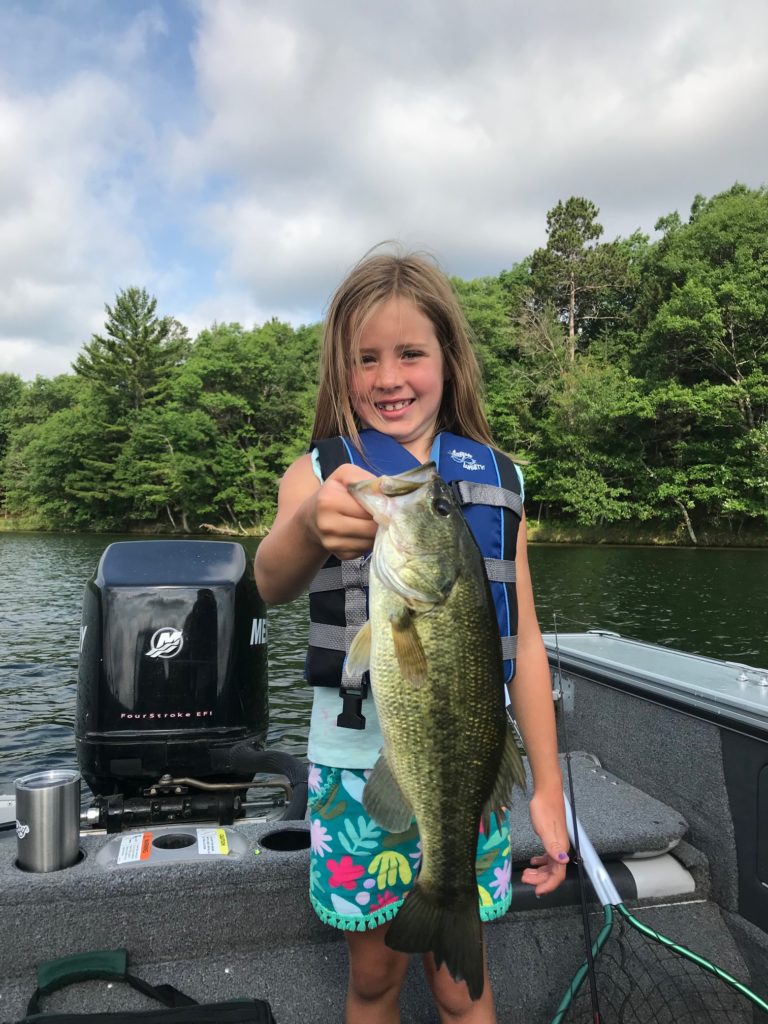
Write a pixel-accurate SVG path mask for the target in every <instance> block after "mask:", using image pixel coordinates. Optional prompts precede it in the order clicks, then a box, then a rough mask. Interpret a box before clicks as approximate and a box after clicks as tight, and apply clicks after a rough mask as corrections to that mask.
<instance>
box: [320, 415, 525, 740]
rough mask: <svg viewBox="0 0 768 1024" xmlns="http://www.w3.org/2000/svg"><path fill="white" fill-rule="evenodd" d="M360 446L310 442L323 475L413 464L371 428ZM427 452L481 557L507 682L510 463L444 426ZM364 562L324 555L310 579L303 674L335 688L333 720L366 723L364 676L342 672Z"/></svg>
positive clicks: (359, 619) (513, 503) (516, 514)
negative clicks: (340, 702)
mask: <svg viewBox="0 0 768 1024" xmlns="http://www.w3.org/2000/svg"><path fill="white" fill-rule="evenodd" d="M360 445H361V449H360V450H358V449H357V448H355V447H354V445H353V444H352V442H351V441H349V440H348V439H347V438H343V437H330V438H324V439H323V440H321V441H315V442H313V443H312V446H311V447H312V449H314V450H316V451H317V454H318V458H319V462H320V470H321V472H322V476H323V479H324V480H326V479H327V478H328V476H329V475H330V474H331V473H332V472H333V471H334V470H335V469H336V468H337V467H338V466H340V465H343V464H344V463H349V462H352V463H354V464H355V465H357V466H361V467H362V468H363V469H367V470H368V471H369V472H371V473H374V474H376V475H377V476H395V475H396V474H398V473H403V472H405V471H406V470H407V469H412V468H413V467H415V466H417V465H419V462H418V460H417V459H416V458H415V456H413V455H412V454H411V453H410V452H409V451H408V450H407V449H405V448H403V446H402V445H401V444H399V443H398V442H397V441H395V440H394V439H393V438H391V437H389V436H388V435H387V434H382V433H380V432H379V431H378V430H370V429H369V430H363V431H361V433H360ZM431 458H432V459H433V461H434V462H435V463H436V464H437V469H438V473H439V474H440V476H441V477H442V478H443V480H445V482H446V483H448V484H451V486H452V490H453V492H454V495H455V496H456V498H457V501H458V502H459V504H460V505H461V508H462V512H463V514H464V517H465V519H466V521H467V523H468V525H469V528H470V530H471V531H472V534H473V535H474V538H475V540H476V541H477V543H478V546H479V548H480V550H481V552H482V554H483V557H484V559H485V568H486V572H487V574H488V580H489V583H490V587H491V593H492V595H493V601H494V606H495V608H496V617H497V619H498V622H499V632H500V634H501V645H502V657H503V659H504V679H505V682H509V681H510V680H511V679H512V677H513V676H514V673H515V656H516V653H517V593H516V589H515V551H516V547H517V534H518V529H519V526H520V521H521V518H522V513H523V502H522V497H521V485H520V478H519V476H518V473H517V469H516V467H515V464H514V463H513V462H512V460H511V459H510V458H509V457H508V456H507V455H504V454H503V453H502V452H499V451H497V450H496V449H495V448H491V447H490V446H489V445H486V444H483V443H482V442H480V441H473V440H471V439H470V438H467V437H461V436H459V435H457V434H450V433H448V432H443V433H441V434H438V435H437V437H436V438H435V441H434V444H433V446H432V452H431ZM368 566H369V557H368V556H364V557H362V558H354V559H350V560H348V561H344V562H341V561H339V559H338V558H335V557H334V556H331V557H329V558H328V560H327V562H326V563H325V565H324V566H323V568H322V569H320V571H319V572H318V574H317V576H316V577H315V578H314V580H313V581H312V582H311V583H310V585H309V618H310V626H309V649H308V652H307V659H306V666H305V671H306V676H307V680H308V682H309V683H310V684H311V685H312V686H333V687H339V689H340V693H341V696H342V697H343V698H344V711H343V712H342V714H341V715H339V719H338V724H339V725H340V726H346V727H348V728H357V729H360V728H364V727H365V719H364V717H363V715H362V713H361V710H360V709H361V706H362V700H363V698H364V697H365V696H366V694H367V689H368V682H367V679H366V678H360V677H358V678H354V677H350V676H348V675H346V674H344V673H343V666H344V659H345V657H346V654H347V652H348V651H349V646H350V644H351V642H352V640H353V639H354V637H355V635H356V634H357V632H358V630H359V629H360V627H361V626H362V625H363V624H364V623H365V622H366V620H367V618H368ZM366 675H367V674H366Z"/></svg>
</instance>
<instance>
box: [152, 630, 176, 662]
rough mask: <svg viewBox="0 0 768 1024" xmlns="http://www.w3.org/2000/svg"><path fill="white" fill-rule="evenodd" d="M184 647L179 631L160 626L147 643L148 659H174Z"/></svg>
mask: <svg viewBox="0 0 768 1024" xmlns="http://www.w3.org/2000/svg"><path fill="white" fill-rule="evenodd" d="M183 646H184V637H183V636H182V634H181V630H180V629H174V628H173V627H172V626H162V627H161V628H160V629H158V630H155V632H154V633H153V634H152V639H151V640H150V641H149V650H148V651H147V657H148V658H175V657H176V655H177V654H178V653H179V651H180V650H181V648H182V647H183Z"/></svg>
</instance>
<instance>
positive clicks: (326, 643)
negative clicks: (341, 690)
mask: <svg viewBox="0 0 768 1024" xmlns="http://www.w3.org/2000/svg"><path fill="white" fill-rule="evenodd" d="M361 625H362V623H361ZM359 628H360V627H359V626H346V627H344V626H324V625H323V624H322V623H320V622H310V624H309V642H310V644H311V645H312V646H313V647H324V648H325V649H326V650H329V651H346V650H347V649H348V647H349V644H351V643H352V641H353V640H354V638H355V636H356V634H357V631H358V629H359ZM501 655H502V658H503V659H504V661H510V660H511V659H512V658H516V657H517V637H516V636H503V637H502V638H501ZM350 682H352V683H354V680H353V679H350V677H349V676H348V675H346V674H345V675H344V683H345V685H347V684H349V683H350Z"/></svg>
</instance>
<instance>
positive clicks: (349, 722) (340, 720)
mask: <svg viewBox="0 0 768 1024" xmlns="http://www.w3.org/2000/svg"><path fill="white" fill-rule="evenodd" d="M367 694H368V683H367V681H366V679H365V678H363V679H361V680H360V685H359V686H357V685H356V686H348V685H345V684H344V683H342V685H341V686H340V687H339V696H340V697H341V699H342V700H343V702H344V705H343V707H342V709H341V714H340V715H338V716H337V718H336V725H337V726H338V727H339V728H340V729H364V728H365V715H364V714H363V701H364V700H365V698H366V696H367Z"/></svg>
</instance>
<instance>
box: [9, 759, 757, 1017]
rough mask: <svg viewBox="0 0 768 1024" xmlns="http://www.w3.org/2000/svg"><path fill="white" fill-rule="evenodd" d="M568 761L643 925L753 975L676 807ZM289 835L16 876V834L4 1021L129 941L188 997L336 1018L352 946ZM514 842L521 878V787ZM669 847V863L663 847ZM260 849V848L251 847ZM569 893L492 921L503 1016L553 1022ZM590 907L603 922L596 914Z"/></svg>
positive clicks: (126, 999) (92, 846)
mask: <svg viewBox="0 0 768 1024" xmlns="http://www.w3.org/2000/svg"><path fill="white" fill-rule="evenodd" d="M571 767H572V773H573V777H574V786H575V796H576V806H577V809H578V813H579V817H580V820H581V822H582V824H583V826H584V828H585V830H586V831H587V833H588V834H589V836H590V838H591V839H592V841H593V843H594V845H595V846H596V848H597V850H598V851H599V852H600V853H601V855H602V856H603V857H604V858H613V859H616V858H619V857H620V856H621V855H627V854H629V855H631V854H638V853H639V854H642V855H643V857H642V860H640V861H636V862H633V861H632V860H625V863H626V864H629V865H630V866H631V865H632V863H636V864H638V865H639V866H640V867H641V868H642V869H643V871H642V872H640V877H641V882H640V884H639V887H638V889H637V891H638V892H640V896H641V898H640V900H639V905H640V906H643V907H644V908H645V909H644V917H645V919H647V920H648V922H649V923H650V924H652V925H655V926H656V927H661V928H662V930H665V931H668V932H669V933H671V934H672V935H674V936H675V937H676V938H677V939H679V941H681V942H683V943H686V944H690V945H692V946H693V947H694V948H696V949H697V950H699V951H701V952H702V953H703V954H704V955H705V956H712V957H714V958H715V959H716V960H717V962H718V963H719V964H720V965H721V966H723V967H725V968H726V969H727V970H729V971H731V972H733V973H735V974H737V975H739V976H742V977H746V971H745V969H744V964H743V962H742V960H741V957H740V955H739V953H738V950H737V948H736V946H735V944H734V943H733V940H732V939H731V937H730V933H729V931H728V929H727V928H726V927H725V922H724V919H723V915H722V913H721V911H720V909H719V908H718V906H717V905H716V904H715V903H714V902H713V901H711V900H710V898H709V896H710V894H709V871H708V866H707V862H706V859H705V858H704V857H703V856H702V855H701V854H699V853H698V852H697V851H696V850H694V849H693V848H691V847H689V846H688V845H687V844H686V843H685V842H684V841H681V840H682V839H683V836H684V835H685V833H686V829H687V824H686V822H685V821H684V820H683V819H682V817H681V816H680V814H679V813H678V812H676V811H675V810H673V809H672V808H670V807H667V806H666V805H665V804H663V803H662V802H660V801H659V800H657V799H654V798H653V797H651V796H648V795H647V794H646V793H644V792H642V791H641V790H639V789H637V788H636V787H634V786H631V785H629V784H627V783H626V782H624V781H622V780H621V779H619V778H618V777H616V776H615V775H613V774H611V773H610V772H607V771H604V770H603V769H602V767H601V766H600V764H599V763H598V762H597V761H596V759H595V758H593V757H592V756H591V755H589V754H586V753H575V754H573V755H572V757H571ZM180 828H181V826H180ZM288 828H290V829H298V830H306V828H307V823H305V822H272V823H269V824H241V825H239V826H238V827H237V831H238V832H239V833H240V834H241V835H243V836H244V837H245V838H246V839H247V840H248V844H247V845H248V850H249V855H248V856H245V857H242V858H239V859H238V858H234V857H228V858H221V859H217V860H215V861H211V860H209V861H207V862H201V861H200V860H198V861H195V862H190V863H183V864H176V865H172V866H162V867H152V866H149V867H136V866H127V867H126V866H123V867H117V866H116V865H114V866H111V867H104V866H102V865H100V864H99V863H98V860H97V853H98V850H99V849H102V848H103V847H104V846H105V845H106V844H107V843H108V842H109V837H106V836H103V835H101V836H87V837H84V838H83V840H82V848H83V851H84V853H85V856H84V858H83V859H82V860H81V861H80V863H78V864H77V865H75V866H74V867H72V868H69V869H67V870H65V871H58V872H52V873H50V874H46V875H39V874H38V875H31V874H25V873H23V872H20V871H19V870H18V869H17V868H16V867H15V865H14V857H15V842H11V841H9V840H8V839H6V840H5V841H3V842H0V908H2V921H3V932H4V934H3V937H2V940H0V942H1V943H2V946H1V948H2V953H0V1020H2V1021H5V1022H9V1021H14V1020H16V1019H18V1018H19V1017H21V1016H23V1013H24V1010H25V1007H26V1001H27V999H28V997H29V995H30V994H31V992H32V991H33V989H34V967H35V965H36V964H37V963H38V962H40V961H42V960H46V959H50V958H54V957H59V956H65V955H69V954H72V953H77V952H84V951H87V950H94V949H107V948H116V947H124V948H126V949H127V950H128V951H129V955H130V963H131V965H132V968H133V969H134V970H135V972H136V973H138V974H140V975H141V976H142V977H144V978H146V979H147V980H148V981H150V982H155V983H160V982H169V983H171V984H173V985H175V986H176V987H178V988H180V989H182V990H183V991H186V992H188V993H189V994H190V995H191V996H193V997H195V998H197V999H200V1000H203V1001H214V1000H220V999H226V998H234V997H236V996H260V997H263V998H266V999H268V1000H269V1001H270V1003H271V1004H272V1007H273V1011H274V1013H275V1016H276V1018H277V1021H278V1024H315V1022H317V1024H321V1022H322V1024H326V1022H335V1021H341V1020H342V1010H343V1001H344V991H345V984H346V953H345V945H344V943H343V941H341V936H340V934H339V933H338V932H336V931H335V930H333V929H330V928H327V927H326V926H324V925H322V924H321V923H320V922H319V921H318V920H317V918H316V917H315V915H314V913H313V911H312V910H311V907H310V905H309V900H308V898H307V884H308V882H307V879H308V859H309V854H308V851H307V850H306V849H299V850H292V851H285V852H279V851H275V850H270V849H268V847H267V846H266V845H264V844H263V840H264V839H265V837H266V836H267V835H268V834H269V833H274V832H276V831H280V830H282V829H288ZM186 830H187V831H189V828H186ZM14 838H15V837H14ZM512 848H513V858H514V861H515V865H516V868H517V871H516V874H519V870H520V869H522V867H523V866H524V865H525V864H526V863H527V861H528V859H529V858H530V856H532V855H533V854H534V853H537V852H540V847H539V842H538V839H537V838H536V836H535V835H534V833H533V830H532V828H531V825H530V820H529V818H528V813H527V805H526V801H525V799H524V798H523V797H522V796H518V797H517V798H516V800H515V802H514V804H513V835H512ZM671 849H674V851H675V857H674V858H673V857H670V856H668V855H667V856H665V852H666V851H668V850H671ZM256 850H257V851H258V855H253V854H252V853H251V852H250V851H256ZM681 862H682V864H683V865H684V867H685V868H686V869H687V870H686V871H682V870H681V869H680V863H681ZM649 864H653V865H656V866H658V867H659V868H660V870H659V871H658V872H657V875H656V876H655V878H654V881H653V883H652V884H653V887H654V888H653V890H652V892H653V893H655V894H656V895H650V891H649V896H648V897H647V898H642V886H643V885H645V882H644V881H642V879H644V878H645V876H646V874H647V871H648V865H649ZM616 877H617V879H618V881H617V884H618V885H619V888H620V891H622V895H625V896H626V897H627V899H628V902H629V901H630V899H631V897H632V895H633V891H632V885H633V884H635V883H633V882H632V878H631V875H630V874H629V873H628V872H627V871H626V870H625V869H623V868H620V869H619V874H618V875H617V876H616ZM665 878H666V881H665ZM681 879H682V882H683V884H682V885H681V884H680V881H681ZM627 880H629V882H628V884H629V891H627V892H625V891H624V890H623V889H622V885H625V884H627ZM686 880H687V883H688V884H686ZM665 885H666V888H665ZM694 885H695V890H694V891H690V890H691V889H692V888H693V886H694ZM659 886H660V888H659ZM576 901H577V893H576V887H575V885H574V884H573V883H569V884H566V886H564V887H563V889H562V891H559V892H558V893H556V894H553V896H552V897H543V898H542V899H540V900H536V899H535V898H533V896H532V894H531V892H530V890H527V889H526V887H524V886H522V885H519V886H518V887H517V888H516V890H515V896H514V898H513V906H512V910H511V911H510V913H508V914H507V915H506V916H505V918H503V919H502V920H501V921H498V922H494V923H492V924H491V925H489V926H488V929H487V935H488V948H489V960H490V967H491V975H492V980H493V987H494V994H495V997H496V1003H497V1008H498V1014H499V1019H500V1020H502V1021H521V1022H522V1021H525V1022H526V1024H538V1022H541V1024H546V1022H548V1021H549V1020H550V1018H551V1016H552V1014H553V1013H554V1011H555V1008H556V1007H557V1004H558V1002H559V1000H560V997H561V996H562V993H563V990H564V988H565V986H566V985H567V983H568V982H569V981H570V978H571V977H572V976H573V973H574V972H575V970H576V968H577V967H578V965H579V964H580V963H581V962H582V960H583V956H584V946H583V938H582V932H581V914H580V909H579V907H578V905H577V902H576ZM595 911H596V914H597V915H598V916H596V917H595V919H594V920H595V923H596V924H597V922H598V920H601V919H602V914H601V913H598V912H599V908H597V907H595ZM150 1005H151V1004H150V1003H149V1001H148V1000H146V999H144V997H142V996H140V995H139V993H136V992H134V991H133V990H130V989H124V988H123V987H121V986H117V985H114V986H113V985H108V984H107V983H106V982H90V983H87V984H85V985H80V986H77V988H75V989H71V990H64V991H61V992H58V993H55V994H54V995H52V996H51V997H50V998H49V999H48V1000H47V1001H46V1003H45V1005H44V1009H46V1010H53V1009H57V1010H58V1009H60V1010H65V1009H66V1010H71V1011H81V1012H86V1011H95V1010H99V1009H127V1008H131V1007H133V1008H135V1009H137V1010H139V1009H142V1008H149V1006H150ZM403 1020H404V1021H405V1022H409V1021H414V1022H422V1021H423V1022H425V1024H428V1022H431V1021H436V1020H437V1017H436V1014H435V1012H434V1009H433V1008H432V1006H431V1002H430V998H429V994H428V992H427V990H426V987H425V984H424V981H423V977H422V974H421V971H420V969H419V965H418V964H417V963H414V964H412V966H411V970H410V972H409V976H408V981H407V985H406V989H405V992H404V997H403Z"/></svg>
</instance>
